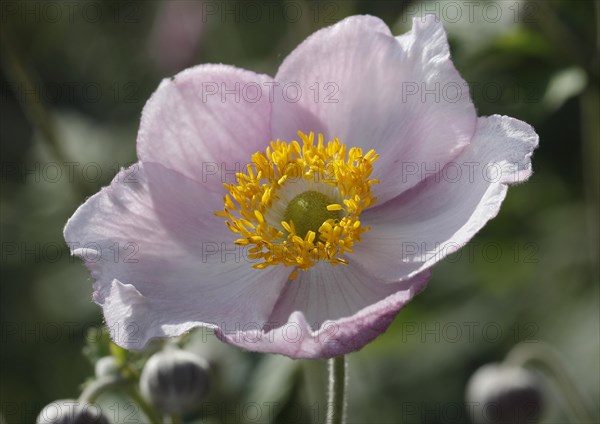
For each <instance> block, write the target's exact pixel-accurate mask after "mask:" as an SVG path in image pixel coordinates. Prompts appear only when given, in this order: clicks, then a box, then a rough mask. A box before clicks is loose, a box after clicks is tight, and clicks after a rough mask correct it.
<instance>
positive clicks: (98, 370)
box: [94, 356, 119, 378]
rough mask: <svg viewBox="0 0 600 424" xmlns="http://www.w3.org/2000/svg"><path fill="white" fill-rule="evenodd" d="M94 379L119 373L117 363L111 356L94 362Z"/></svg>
mask: <svg viewBox="0 0 600 424" xmlns="http://www.w3.org/2000/svg"><path fill="white" fill-rule="evenodd" d="M94 373H95V374H96V378H102V377H108V376H114V375H117V374H118V373H119V368H118V367H117V361H116V360H115V358H114V357H112V356H104V357H102V358H100V359H98V360H97V361H96V365H95V366H94Z"/></svg>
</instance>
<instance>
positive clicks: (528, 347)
mask: <svg viewBox="0 0 600 424" xmlns="http://www.w3.org/2000/svg"><path fill="white" fill-rule="evenodd" d="M504 362H505V363H506V364H509V365H513V366H518V367H523V366H525V365H526V364H529V363H531V364H534V363H535V364H537V365H540V366H541V368H542V369H543V370H545V371H546V373H547V374H548V375H549V376H551V377H553V378H554V381H556V383H558V386H559V387H560V389H561V391H562V392H563V394H564V396H565V398H566V399H567V401H568V402H569V404H570V406H571V409H572V411H573V414H574V415H575V416H576V417H577V422H580V423H595V422H598V419H597V418H596V417H595V416H594V414H593V412H592V411H591V409H590V408H589V407H588V405H587V402H586V400H585V397H584V396H583V394H582V393H581V390H580V389H579V387H578V386H577V384H576V383H575V381H574V380H573V377H572V376H571V375H570V374H569V372H568V371H567V367H566V363H565V361H564V360H563V359H562V357H561V356H560V354H559V353H558V352H556V351H554V349H552V348H551V347H550V346H547V345H546V344H544V343H535V344H533V343H521V344H519V345H517V346H515V347H514V348H513V349H512V350H511V351H510V353H509V354H508V356H507V357H506V359H505V361H504Z"/></svg>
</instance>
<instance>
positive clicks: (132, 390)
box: [127, 384, 162, 424]
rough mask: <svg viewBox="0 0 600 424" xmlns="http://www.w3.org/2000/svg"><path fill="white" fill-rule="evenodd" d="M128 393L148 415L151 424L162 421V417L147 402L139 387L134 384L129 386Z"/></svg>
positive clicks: (158, 423)
mask: <svg viewBox="0 0 600 424" xmlns="http://www.w3.org/2000/svg"><path fill="white" fill-rule="evenodd" d="M127 394H128V395H129V397H130V398H131V400H133V401H134V402H135V403H136V404H137V405H138V406H139V407H140V409H141V410H142V412H143V413H144V415H146V417H147V418H148V419H149V420H150V424H161V423H162V420H161V418H160V417H159V416H158V414H157V413H156V411H155V410H154V408H152V406H150V405H149V404H148V402H146V400H145V399H144V398H143V397H142V395H141V394H140V392H139V391H138V389H137V387H135V386H134V385H132V384H130V385H129V386H127Z"/></svg>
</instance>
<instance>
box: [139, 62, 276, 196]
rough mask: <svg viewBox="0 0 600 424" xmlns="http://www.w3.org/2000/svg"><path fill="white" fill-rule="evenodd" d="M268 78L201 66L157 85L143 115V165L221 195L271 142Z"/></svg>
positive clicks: (220, 67) (238, 71)
mask: <svg viewBox="0 0 600 424" xmlns="http://www.w3.org/2000/svg"><path fill="white" fill-rule="evenodd" d="M270 82H271V78H270V77H269V76H267V75H260V74H256V73H254V72H250V71H245V70H242V69H237V68H234V67H232V66H226V65H200V66H196V67H194V68H190V69H187V70H185V71H183V72H181V73H179V74H177V75H176V76H175V77H173V78H171V79H165V80H163V81H162V82H161V84H160V86H159V87H158V89H157V90H156V91H155V92H154V94H153V95H152V97H150V99H149V100H148V102H147V103H146V106H145V107H144V110H143V112H142V118H141V123H140V130H139V133H138V139H137V152H138V157H139V159H140V160H141V161H142V162H156V163H160V164H162V165H164V166H165V167H167V168H170V169H174V170H176V171H178V172H180V173H182V174H184V175H185V176H187V177H189V178H191V179H194V180H196V181H199V182H201V183H203V184H209V185H210V186H211V189H212V190H216V191H222V183H223V182H229V183H233V182H235V173H236V172H240V170H242V169H244V166H245V164H247V163H249V162H250V160H251V159H250V157H251V155H252V154H253V153H255V152H257V151H259V150H260V151H262V150H264V149H265V148H266V146H267V145H268V144H269V141H271V134H270V122H271V121H270V119H271V102H270V99H269V95H268V91H267V90H268V87H269V83H270Z"/></svg>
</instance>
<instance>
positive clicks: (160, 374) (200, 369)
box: [140, 348, 209, 415]
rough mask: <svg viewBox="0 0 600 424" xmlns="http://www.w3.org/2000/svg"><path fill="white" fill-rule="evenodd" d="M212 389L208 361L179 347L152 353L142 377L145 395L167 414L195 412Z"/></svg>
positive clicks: (142, 387)
mask: <svg viewBox="0 0 600 424" xmlns="http://www.w3.org/2000/svg"><path fill="white" fill-rule="evenodd" d="M208 388H209V373H208V363H207V362H206V361H205V360H204V359H202V358H200V357H198V356H196V355H194V354H193V353H191V352H188V351H185V350H179V349H175V348H168V349H166V350H164V351H162V352H158V353H156V354H154V355H152V357H150V359H149V360H148V362H147V363H146V365H145V366H144V369H143V371H142V375H141V376H140V390H141V392H142V395H143V396H144V397H145V398H146V400H148V401H149V402H151V403H152V404H153V405H154V406H155V407H156V408H157V409H158V410H159V411H160V412H162V413H164V414H175V415H182V414H185V413H187V412H190V411H192V410H193V409H194V408H195V407H197V406H198V405H199V403H200V401H201V400H202V399H203V398H204V397H205V396H206V394H207V393H208Z"/></svg>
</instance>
